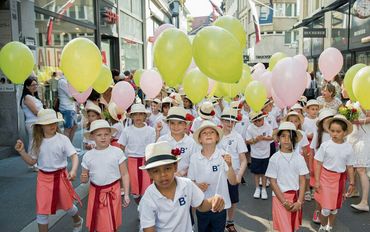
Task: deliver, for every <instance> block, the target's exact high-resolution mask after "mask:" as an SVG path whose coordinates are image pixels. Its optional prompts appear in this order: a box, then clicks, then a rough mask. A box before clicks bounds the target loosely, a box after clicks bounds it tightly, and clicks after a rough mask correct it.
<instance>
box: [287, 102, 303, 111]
mask: <svg viewBox="0 0 370 232" xmlns="http://www.w3.org/2000/svg"><path fill="white" fill-rule="evenodd" d="M290 110H303V107H302V106H301V104H298V103H296V104H294V105H293V106H292V107H290Z"/></svg>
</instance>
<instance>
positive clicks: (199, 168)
mask: <svg viewBox="0 0 370 232" xmlns="http://www.w3.org/2000/svg"><path fill="white" fill-rule="evenodd" d="M224 154H226V152H225V151H224V150H220V149H217V148H216V150H215V152H214V153H213V154H212V156H211V157H210V159H207V158H206V157H205V156H203V155H202V153H201V152H200V151H199V152H197V153H195V154H193V155H191V158H190V165H189V170H188V178H189V179H190V180H193V181H195V182H196V183H207V184H208V188H207V190H206V191H205V192H204V195H205V198H210V197H212V196H214V195H215V194H218V195H220V196H222V197H223V198H224V201H225V209H228V208H230V207H231V201H230V195H229V188H228V186H227V172H228V170H229V167H228V166H227V164H226V162H225V161H224V159H223V157H222V155H224Z"/></svg>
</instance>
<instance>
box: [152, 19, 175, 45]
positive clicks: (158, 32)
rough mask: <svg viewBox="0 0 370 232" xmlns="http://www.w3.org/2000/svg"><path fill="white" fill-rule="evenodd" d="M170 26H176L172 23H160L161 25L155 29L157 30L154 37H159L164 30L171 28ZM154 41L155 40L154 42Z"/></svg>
mask: <svg viewBox="0 0 370 232" xmlns="http://www.w3.org/2000/svg"><path fill="white" fill-rule="evenodd" d="M169 28H175V26H174V25H172V24H169V23H165V24H162V25H160V26H159V27H158V28H157V29H156V30H155V32H154V35H153V37H154V41H155V40H156V39H157V38H158V36H159V35H160V34H161V33H162V32H164V31H165V30H166V29H169ZM154 41H153V42H154Z"/></svg>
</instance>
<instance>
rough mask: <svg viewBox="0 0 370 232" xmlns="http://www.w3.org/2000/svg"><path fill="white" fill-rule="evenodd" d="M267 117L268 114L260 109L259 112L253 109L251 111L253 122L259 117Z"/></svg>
mask: <svg viewBox="0 0 370 232" xmlns="http://www.w3.org/2000/svg"><path fill="white" fill-rule="evenodd" d="M265 117H267V114H264V113H263V112H262V111H259V112H254V111H251V112H250V113H249V120H250V121H251V122H254V121H256V120H258V119H261V118H265Z"/></svg>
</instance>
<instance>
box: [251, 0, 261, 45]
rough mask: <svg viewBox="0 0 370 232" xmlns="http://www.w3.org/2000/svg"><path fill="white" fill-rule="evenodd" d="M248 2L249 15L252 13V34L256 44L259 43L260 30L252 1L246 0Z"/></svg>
mask: <svg viewBox="0 0 370 232" xmlns="http://www.w3.org/2000/svg"><path fill="white" fill-rule="evenodd" d="M248 2H249V6H250V7H251V13H252V17H253V22H254V32H255V34H256V44H257V43H258V42H260V41H261V29H260V23H259V18H258V14H257V8H256V4H255V3H254V2H253V0H248Z"/></svg>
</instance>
